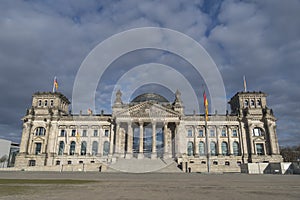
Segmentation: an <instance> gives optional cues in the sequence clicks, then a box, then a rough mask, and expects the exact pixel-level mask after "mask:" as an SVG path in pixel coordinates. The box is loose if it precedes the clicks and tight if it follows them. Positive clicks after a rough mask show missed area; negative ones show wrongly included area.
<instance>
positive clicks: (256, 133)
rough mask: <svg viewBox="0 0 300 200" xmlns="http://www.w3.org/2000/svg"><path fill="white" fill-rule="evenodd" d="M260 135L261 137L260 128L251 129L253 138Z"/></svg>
mask: <svg viewBox="0 0 300 200" xmlns="http://www.w3.org/2000/svg"><path fill="white" fill-rule="evenodd" d="M262 135H263V131H262V129H261V128H258V127H256V128H254V129H253V136H262Z"/></svg>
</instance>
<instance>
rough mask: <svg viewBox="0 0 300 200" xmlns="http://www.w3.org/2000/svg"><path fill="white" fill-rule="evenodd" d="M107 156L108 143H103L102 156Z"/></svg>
mask: <svg viewBox="0 0 300 200" xmlns="http://www.w3.org/2000/svg"><path fill="white" fill-rule="evenodd" d="M108 154H109V142H108V141H105V142H104V144H103V156H107V155H108Z"/></svg>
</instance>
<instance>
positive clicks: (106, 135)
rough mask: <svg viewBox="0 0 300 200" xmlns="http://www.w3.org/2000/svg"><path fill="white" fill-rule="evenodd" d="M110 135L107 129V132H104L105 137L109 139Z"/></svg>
mask: <svg viewBox="0 0 300 200" xmlns="http://www.w3.org/2000/svg"><path fill="white" fill-rule="evenodd" d="M108 134H109V130H107V129H105V130H104V136H105V137H108Z"/></svg>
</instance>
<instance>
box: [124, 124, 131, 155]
mask: <svg viewBox="0 0 300 200" xmlns="http://www.w3.org/2000/svg"><path fill="white" fill-rule="evenodd" d="M132 146H133V130H132V124H131V122H127V152H126V156H125V158H127V159H130V158H132Z"/></svg>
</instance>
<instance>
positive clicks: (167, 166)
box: [105, 158, 182, 173]
mask: <svg viewBox="0 0 300 200" xmlns="http://www.w3.org/2000/svg"><path fill="white" fill-rule="evenodd" d="M105 172H125V173H151V172H152V173H153V172H161V173H181V172H182V171H181V170H180V169H179V168H178V167H177V163H176V162H174V160H173V159H172V158H169V159H160V158H158V159H149V158H144V159H136V158H132V159H124V158H118V160H117V161H116V162H115V163H113V164H110V165H109V166H108V168H107V170H106V171H105Z"/></svg>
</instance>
